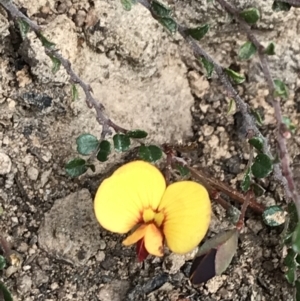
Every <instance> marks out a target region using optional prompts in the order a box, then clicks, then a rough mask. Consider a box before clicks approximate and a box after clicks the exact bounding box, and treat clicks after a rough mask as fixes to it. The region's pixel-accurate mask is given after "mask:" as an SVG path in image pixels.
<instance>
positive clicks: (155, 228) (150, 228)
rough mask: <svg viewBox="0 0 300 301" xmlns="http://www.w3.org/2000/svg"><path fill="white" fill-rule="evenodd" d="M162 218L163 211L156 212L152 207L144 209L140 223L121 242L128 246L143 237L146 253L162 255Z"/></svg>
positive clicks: (163, 217)
mask: <svg viewBox="0 0 300 301" xmlns="http://www.w3.org/2000/svg"><path fill="white" fill-rule="evenodd" d="M164 219H165V215H164V213H163V212H156V211H155V210H153V209H152V208H146V209H144V211H143V214H142V224H141V225H140V226H139V227H138V228H137V229H136V230H135V231H134V232H133V233H132V234H131V235H129V236H128V237H127V238H126V239H125V240H124V241H123V244H124V245H125V246H129V245H132V244H134V243H136V242H138V241H139V240H141V239H144V243H145V248H146V250H147V251H148V253H150V254H152V255H155V256H162V255H163V240H164V235H163V233H162V230H161V226H162V225H163V221H164Z"/></svg>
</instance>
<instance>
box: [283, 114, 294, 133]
mask: <svg viewBox="0 0 300 301" xmlns="http://www.w3.org/2000/svg"><path fill="white" fill-rule="evenodd" d="M282 122H283V123H284V124H285V125H286V126H287V128H288V129H289V131H290V132H291V133H292V134H295V130H296V126H295V125H294V124H293V123H292V121H291V119H290V118H289V117H287V116H283V117H282Z"/></svg>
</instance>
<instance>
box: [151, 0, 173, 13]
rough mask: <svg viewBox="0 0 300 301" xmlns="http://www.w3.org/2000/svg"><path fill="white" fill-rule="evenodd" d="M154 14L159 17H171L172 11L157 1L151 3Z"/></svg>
mask: <svg viewBox="0 0 300 301" xmlns="http://www.w3.org/2000/svg"><path fill="white" fill-rule="evenodd" d="M151 9H152V12H153V13H154V14H155V15H156V16H158V17H169V16H170V15H171V9H170V8H169V7H167V6H165V5H163V4H162V3H160V2H158V1H157V0H153V1H152V2H151Z"/></svg>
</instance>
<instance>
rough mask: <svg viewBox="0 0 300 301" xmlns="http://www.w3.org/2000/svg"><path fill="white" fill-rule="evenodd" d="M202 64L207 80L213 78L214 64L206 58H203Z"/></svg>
mask: <svg viewBox="0 0 300 301" xmlns="http://www.w3.org/2000/svg"><path fill="white" fill-rule="evenodd" d="M200 62H201V63H202V65H203V67H204V68H205V70H206V73H207V74H206V76H207V78H211V76H212V73H213V71H214V64H213V63H211V62H209V61H208V60H207V59H206V58H205V57H201V59H200Z"/></svg>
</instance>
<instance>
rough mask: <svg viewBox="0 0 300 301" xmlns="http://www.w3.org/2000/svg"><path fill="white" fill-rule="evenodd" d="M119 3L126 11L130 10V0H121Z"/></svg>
mask: <svg viewBox="0 0 300 301" xmlns="http://www.w3.org/2000/svg"><path fill="white" fill-rule="evenodd" d="M121 4H122V6H123V9H124V10H126V11H130V10H131V8H132V0H121Z"/></svg>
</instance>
